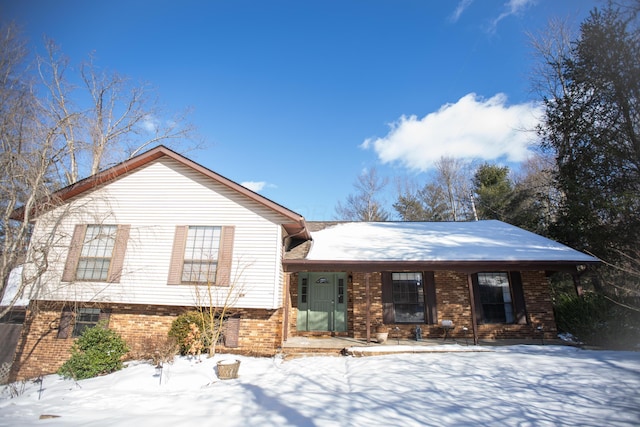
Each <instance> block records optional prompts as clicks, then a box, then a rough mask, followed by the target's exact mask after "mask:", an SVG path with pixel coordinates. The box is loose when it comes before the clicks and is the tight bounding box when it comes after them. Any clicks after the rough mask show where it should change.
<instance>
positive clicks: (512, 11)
mask: <svg viewBox="0 0 640 427" xmlns="http://www.w3.org/2000/svg"><path fill="white" fill-rule="evenodd" d="M536 3H537V0H509V1H508V2H506V3H505V4H504V8H505V11H504V12H502V13H501V14H500V15H499V16H498V17H497V18H496V19H494V20H493V21H492V22H491V29H492V30H495V28H496V27H497V26H498V23H499V22H500V21H502V20H503V19H504V18H507V17H509V16H511V15H517V14H519V13H521V12H522V11H524V10H525V9H526V8H527V7H529V6H533V5H535V4H536Z"/></svg>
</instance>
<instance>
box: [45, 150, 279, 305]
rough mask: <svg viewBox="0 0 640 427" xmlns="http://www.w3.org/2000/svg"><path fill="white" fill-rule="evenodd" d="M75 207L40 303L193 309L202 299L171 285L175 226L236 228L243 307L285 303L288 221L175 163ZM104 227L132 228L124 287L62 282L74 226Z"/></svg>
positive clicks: (236, 275) (236, 281) (142, 172)
mask: <svg viewBox="0 0 640 427" xmlns="http://www.w3.org/2000/svg"><path fill="white" fill-rule="evenodd" d="M72 206H76V207H78V210H77V211H76V210H74V209H73V208H72V211H73V214H72V215H70V216H69V217H68V218H67V219H66V220H65V221H64V222H63V224H62V226H61V228H60V229H59V232H58V233H59V242H58V243H57V244H56V251H54V253H53V254H52V260H51V265H50V269H49V272H48V273H47V274H46V275H45V276H44V277H43V278H42V281H41V283H42V285H43V287H44V288H43V291H44V293H42V294H41V299H51V300H75V301H89V300H91V301H109V302H123V303H132V304H159V305H194V304H195V303H196V299H197V297H196V295H195V294H196V292H194V289H193V287H192V286H170V285H168V283H167V277H168V271H169V264H170V259H171V252H172V247H173V239H174V235H175V229H176V226H179V225H187V224H188V225H203V226H216V227H224V226H232V227H234V229H235V237H234V243H233V263H232V266H231V277H230V282H231V284H232V287H233V289H234V290H235V292H237V293H238V294H241V295H240V296H238V298H236V300H237V302H236V303H235V305H236V306H237V307H245V308H267V309H272V308H278V307H280V306H281V305H282V280H283V273H282V267H281V262H280V257H281V254H282V238H281V237H282V230H281V223H282V222H283V221H284V220H285V218H284V217H282V216H281V215H279V214H278V213H276V212H274V211H272V210H271V209H268V208H266V207H264V206H262V205H260V204H258V203H257V202H255V201H253V200H251V199H249V198H247V197H245V196H243V195H241V194H239V193H237V192H235V191H233V190H231V189H229V188H227V187H226V186H223V185H221V184H219V183H217V182H215V181H213V180H211V179H209V178H207V177H205V176H204V175H202V174H200V173H199V172H197V171H195V170H193V169H191V168H188V167H186V166H183V165H181V164H180V163H178V162H176V161H174V160H172V159H168V158H163V159H161V160H159V161H156V162H153V163H151V164H149V165H147V166H145V167H142V168H140V169H136V170H134V171H133V172H132V173H130V174H128V175H126V176H123V177H121V178H120V179H118V180H116V181H114V182H112V183H110V184H108V185H107V186H105V187H103V188H101V189H98V190H96V191H93V192H91V193H90V194H85V195H84V196H83V197H81V198H80V199H79V200H76V201H75V203H73V204H72ZM99 212H104V214H98V213H99ZM97 216H98V217H100V216H101V217H100V218H96V217H97ZM100 222H103V223H104V222H106V223H108V224H118V225H120V224H127V225H129V238H128V242H127V249H126V254H125V257H124V263H123V266H122V274H121V278H120V282H119V283H113V284H109V285H108V286H107V287H105V286H104V283H94V282H86V281H83V282H73V283H71V284H68V283H65V284H64V285H65V286H59V285H57V284H58V283H60V276H61V274H62V270H63V268H64V263H65V260H66V256H67V252H68V250H69V243H70V240H71V235H72V233H73V228H74V226H75V224H78V223H85V224H95V223H100ZM45 225H46V220H43V221H39V222H38V224H37V226H36V231H35V233H34V238H35V239H38V238H39V237H43V236H46V235H47V233H49V234H50V230H48V229H46V226H45ZM43 229H45V230H43ZM274 260H277V262H274ZM227 291H228V289H226V288H225V290H224V292H227ZM219 296H220V295H219Z"/></svg>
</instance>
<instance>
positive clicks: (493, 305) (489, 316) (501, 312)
mask: <svg viewBox="0 0 640 427" xmlns="http://www.w3.org/2000/svg"><path fill="white" fill-rule="evenodd" d="M472 281H473V287H474V289H473V294H474V299H475V307H476V320H477V321H478V323H519V324H526V323H527V315H526V310H525V302H524V293H523V290H522V278H521V275H520V273H519V272H516V271H512V272H483V273H477V274H474V275H473V276H472Z"/></svg>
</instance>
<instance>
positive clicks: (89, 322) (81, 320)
mask: <svg viewBox="0 0 640 427" xmlns="http://www.w3.org/2000/svg"><path fill="white" fill-rule="evenodd" d="M109 317H110V311H109V310H108V309H102V310H101V309H99V308H94V307H75V308H74V307H65V308H64V309H63V310H62V313H61V315H60V324H59V326H58V338H62V339H66V338H69V337H73V338H75V337H79V336H80V335H82V332H84V330H85V329H89V328H93V327H95V326H96V325H97V324H98V322H99V321H101V320H103V321H105V322H107V323H108V322H109Z"/></svg>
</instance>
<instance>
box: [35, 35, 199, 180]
mask: <svg viewBox="0 0 640 427" xmlns="http://www.w3.org/2000/svg"><path fill="white" fill-rule="evenodd" d="M46 50H47V56H46V57H42V56H40V57H38V71H39V77H40V80H41V83H42V85H43V86H44V87H45V88H46V90H47V97H46V98H45V102H46V103H47V104H46V111H47V112H48V113H49V114H50V115H51V116H53V117H55V118H60V117H68V118H69V119H68V120H67V121H65V126H64V127H63V131H62V132H61V133H60V135H59V141H58V142H57V143H58V144H59V145H60V146H61V147H62V146H65V147H66V150H65V152H66V153H67V156H66V158H65V159H64V162H61V163H60V165H59V167H60V168H62V169H63V170H62V171H61V172H62V173H61V175H62V176H63V179H64V183H65V184H73V183H74V182H76V181H78V180H79V179H82V178H84V177H86V176H90V175H94V174H96V173H97V172H99V171H101V170H103V169H105V168H107V167H109V166H111V165H113V164H115V163H117V162H119V161H122V160H124V159H126V158H129V157H133V156H135V155H136V154H139V153H140V152H142V151H144V150H145V149H147V148H150V147H152V146H154V145H157V144H159V143H164V144H166V145H171V143H172V141H178V142H180V143H184V141H187V140H193V139H194V127H193V125H191V124H190V123H189V122H188V121H187V116H186V113H183V114H181V115H177V116H175V117H171V118H169V119H166V118H164V114H163V112H162V111H161V109H160V108H159V107H158V104H157V100H156V99H155V98H152V93H153V91H152V89H151V88H150V87H149V86H148V85H135V84H133V83H132V81H131V80H130V79H128V78H127V77H124V76H121V75H120V74H118V73H115V72H107V71H105V70H102V69H100V68H99V67H98V66H97V65H96V63H95V61H94V57H93V55H90V56H89V59H88V60H87V61H85V62H84V63H82V64H81V65H80V80H81V81H82V85H81V86H80V87H76V86H74V85H72V84H71V83H70V82H69V79H68V77H67V74H68V59H67V58H66V57H65V56H64V54H62V52H61V51H60V49H59V47H58V46H57V45H56V44H55V43H54V42H53V41H52V40H47V41H46ZM77 92H79V93H78V94H77ZM85 96H86V97H88V99H89V100H90V101H89V104H88V106H82V105H80V104H79V103H78V102H74V99H75V98H74V97H85Z"/></svg>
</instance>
